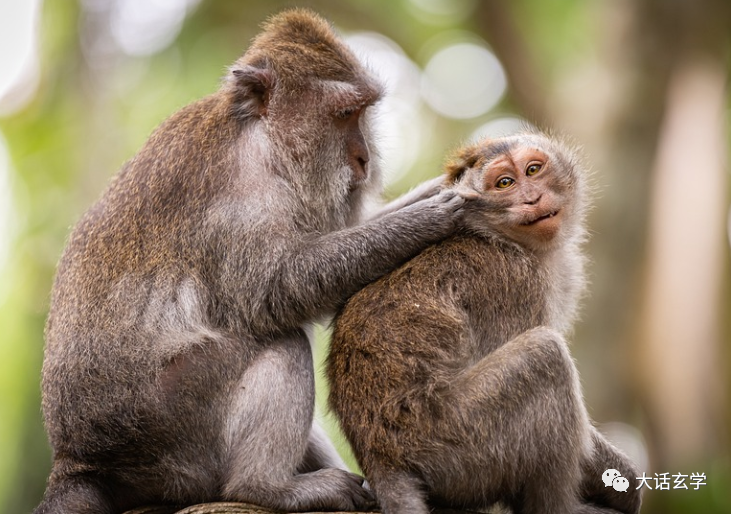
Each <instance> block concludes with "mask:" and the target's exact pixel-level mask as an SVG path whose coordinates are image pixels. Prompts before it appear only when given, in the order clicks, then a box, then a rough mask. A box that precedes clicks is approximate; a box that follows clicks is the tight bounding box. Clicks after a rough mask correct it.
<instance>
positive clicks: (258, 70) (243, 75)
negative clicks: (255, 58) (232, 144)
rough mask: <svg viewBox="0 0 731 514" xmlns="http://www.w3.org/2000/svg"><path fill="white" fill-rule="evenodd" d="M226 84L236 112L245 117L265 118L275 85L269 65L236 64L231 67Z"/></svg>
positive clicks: (272, 71)
mask: <svg viewBox="0 0 731 514" xmlns="http://www.w3.org/2000/svg"><path fill="white" fill-rule="evenodd" d="M228 83H229V90H230V91H231V93H232V101H233V103H234V106H235V107H236V110H237V112H239V113H240V114H241V115H243V116H245V117H248V116H257V117H258V116H266V114H267V112H268V110H269V100H270V98H271V95H272V92H273V90H274V85H275V83H276V80H275V77H274V70H272V68H271V66H270V65H269V63H267V62H263V63H262V64H261V65H260V66H255V65H251V64H246V65H240V64H238V63H237V64H235V65H234V66H233V67H231V73H230V75H229V78H228Z"/></svg>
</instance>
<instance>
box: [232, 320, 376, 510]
mask: <svg viewBox="0 0 731 514" xmlns="http://www.w3.org/2000/svg"><path fill="white" fill-rule="evenodd" d="M314 398H315V385H314V371H313V368H312V354H311V350H310V343H309V340H308V339H307V337H306V335H305V334H304V333H303V332H298V333H295V334H290V335H289V336H288V337H286V338H282V339H281V340H280V341H278V342H276V343H272V344H270V345H268V346H267V348H266V349H265V350H263V351H262V352H261V353H260V354H259V355H258V356H257V357H256V358H255V359H254V360H253V362H252V363H251V364H250V365H249V367H248V368H247V369H246V370H245V372H244V374H243V376H242V377H241V379H240V381H239V383H238V385H237V386H236V388H235V391H234V394H233V396H232V405H231V409H230V413H229V418H228V420H227V434H226V437H227V441H226V445H227V446H228V449H229V450H228V451H229V455H228V465H227V476H226V477H225V485H224V498H225V499H227V500H234V501H243V502H250V503H256V504H259V505H262V506H266V507H270V508H275V509H280V510H284V511H290V512H291V511H319V510H356V509H364V508H368V507H370V506H371V505H372V502H373V499H372V495H371V494H370V492H369V491H366V490H365V489H363V488H362V487H361V485H362V483H363V479H362V478H361V477H359V476H358V475H354V474H352V473H348V472H347V471H344V470H342V469H336V468H326V469H319V470H317V471H311V472H309V473H301V474H300V473H298V472H297V468H298V466H300V465H301V464H302V463H303V462H304V460H303V459H304V457H305V454H306V452H307V444H308V437H309V435H310V433H311V426H312V415H313V409H314ZM318 437H319V436H316V438H318ZM319 449H320V450H321V448H319ZM319 453H320V457H322V455H321V452H319ZM321 463H322V462H321Z"/></svg>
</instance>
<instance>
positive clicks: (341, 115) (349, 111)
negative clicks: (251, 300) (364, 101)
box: [335, 107, 360, 120]
mask: <svg viewBox="0 0 731 514" xmlns="http://www.w3.org/2000/svg"><path fill="white" fill-rule="evenodd" d="M358 112H360V107H346V108H345V109H340V110H339V111H336V112H335V117H336V118H337V119H339V120H347V119H348V118H350V117H351V116H353V115H355V114H357V113H358Z"/></svg>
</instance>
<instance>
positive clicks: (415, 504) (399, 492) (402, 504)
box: [368, 466, 429, 514]
mask: <svg viewBox="0 0 731 514" xmlns="http://www.w3.org/2000/svg"><path fill="white" fill-rule="evenodd" d="M368 479H369V481H370V484H371V486H372V487H373V490H374V492H375V493H376V497H377V498H378V503H379V504H380V507H381V511H382V512H383V514H429V507H427V503H426V498H425V496H426V495H425V494H424V483H423V482H422V481H420V480H419V479H417V478H416V477H415V476H413V475H410V474H409V473H405V472H402V471H397V470H394V469H393V468H391V467H388V466H379V467H378V469H377V470H374V471H373V472H372V473H370V474H369V476H368Z"/></svg>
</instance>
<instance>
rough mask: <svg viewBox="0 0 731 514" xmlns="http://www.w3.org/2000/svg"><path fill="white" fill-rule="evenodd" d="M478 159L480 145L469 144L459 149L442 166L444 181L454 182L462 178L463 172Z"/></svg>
mask: <svg viewBox="0 0 731 514" xmlns="http://www.w3.org/2000/svg"><path fill="white" fill-rule="evenodd" d="M479 159H480V146H479V145H470V146H467V147H464V148H462V149H460V150H459V151H458V152H457V153H456V154H455V155H454V156H453V157H452V158H451V159H449V160H448V161H447V164H446V165H445V166H444V171H445V174H446V180H445V182H446V183H447V184H450V185H451V184H455V183H456V182H458V181H459V179H461V178H462V176H463V175H464V172H465V171H467V170H468V169H470V168H472V167H473V166H475V164H477V161H478V160H479Z"/></svg>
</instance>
